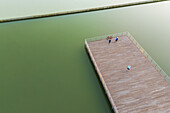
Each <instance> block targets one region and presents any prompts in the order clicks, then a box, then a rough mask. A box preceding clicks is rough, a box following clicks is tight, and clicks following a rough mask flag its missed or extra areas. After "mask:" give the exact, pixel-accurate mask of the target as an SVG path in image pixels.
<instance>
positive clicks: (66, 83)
mask: <svg viewBox="0 0 170 113" xmlns="http://www.w3.org/2000/svg"><path fill="white" fill-rule="evenodd" d="M169 10H170V2H164V3H158V4H150V5H142V6H135V7H128V8H120V9H112V10H106V11H99V12H93V13H84V14H76V15H69V16H60V17H52V18H44V19H36V20H27V21H21V22H11V23H4V24H0V53H1V55H0V113H111V108H110V107H109V104H108V101H107V98H106V97H105V94H104V92H103V90H102V88H101V86H100V83H99V81H98V78H97V76H96V74H95V71H94V69H93V66H92V64H91V62H90V60H89V58H88V56H87V53H86V51H85V46H84V39H85V38H88V37H94V36H99V35H106V34H110V33H117V32H122V31H129V32H130V33H131V34H132V35H133V36H134V37H135V38H136V40H137V41H138V42H139V43H140V44H141V45H142V46H143V47H144V48H145V50H146V51H147V52H148V53H149V54H150V55H151V56H152V57H153V58H154V59H155V60H156V61H157V63H158V64H159V65H160V66H161V67H162V68H163V69H164V70H165V71H166V72H167V73H168V74H170V70H169V68H170V60H169V58H170V52H169V51H168V49H169V48H170V44H169V42H170V38H169V37H170V33H169V29H170V22H169V20H170V13H169V12H168V11H169Z"/></svg>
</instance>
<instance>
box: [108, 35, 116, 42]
mask: <svg viewBox="0 0 170 113" xmlns="http://www.w3.org/2000/svg"><path fill="white" fill-rule="evenodd" d="M108 37H109V36H108ZM111 41H112V40H111V38H110V39H109V44H110V43H111ZM117 41H118V37H116V39H115V42H117Z"/></svg>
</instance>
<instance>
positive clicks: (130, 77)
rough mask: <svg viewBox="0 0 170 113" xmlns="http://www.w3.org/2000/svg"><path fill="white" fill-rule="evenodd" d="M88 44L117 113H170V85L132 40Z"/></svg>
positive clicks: (99, 41) (126, 38) (125, 38)
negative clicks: (128, 67)
mask: <svg viewBox="0 0 170 113" xmlns="http://www.w3.org/2000/svg"><path fill="white" fill-rule="evenodd" d="M85 44H86V47H87V50H88V52H89V54H90V57H91V59H92V61H93V63H94V66H95V68H96V70H97V72H98V74H99V77H100V79H101V82H102V84H103V86H104V88H105V90H106V93H107V95H108V98H109V100H110V102H111V105H112V107H113V108H114V111H115V112H116V113H141V112H142V113H143V112H144V113H146V112H150V113H152V112H153V113H169V112H170V85H169V84H168V82H167V81H166V80H165V79H164V78H163V77H162V75H161V74H160V73H159V72H158V71H157V70H156V68H155V67H154V66H153V65H152V64H151V63H150V62H149V61H148V60H147V59H146V58H145V57H144V55H143V54H142V53H141V52H140V51H139V50H138V49H137V47H136V46H135V45H134V44H133V42H132V41H131V40H130V39H129V38H128V36H121V37H119V41H118V42H114V40H112V42H111V44H108V40H106V39H103V40H98V41H90V42H85ZM128 65H130V66H131V67H132V69H131V70H129V71H128V70H127V66H128Z"/></svg>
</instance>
